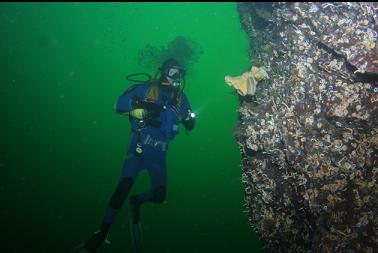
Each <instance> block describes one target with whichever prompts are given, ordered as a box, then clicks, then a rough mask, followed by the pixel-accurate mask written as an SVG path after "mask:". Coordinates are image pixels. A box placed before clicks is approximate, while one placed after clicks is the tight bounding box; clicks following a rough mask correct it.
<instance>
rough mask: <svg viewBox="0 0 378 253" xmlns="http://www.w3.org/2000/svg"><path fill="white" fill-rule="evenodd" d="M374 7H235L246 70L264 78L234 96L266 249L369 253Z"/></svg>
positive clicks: (375, 209) (248, 185)
mask: <svg viewBox="0 0 378 253" xmlns="http://www.w3.org/2000/svg"><path fill="white" fill-rule="evenodd" d="M377 10H378V4H377V3H361V2H360V3H358V2H352V3H342V2H330V3H239V4H238V11H239V13H240V19H241V23H242V26H243V28H244V29H245V31H246V32H247V33H248V36H249V38H250V41H251V47H250V58H251V66H255V67H256V68H262V67H263V68H264V71H266V73H267V77H268V78H265V79H263V80H261V81H260V82H259V83H258V85H257V86H256V87H254V88H255V90H254V92H253V93H251V94H247V95H246V94H245V93H246V92H245V93H244V94H242V93H241V92H239V94H241V95H240V96H239V97H240V101H241V104H240V108H239V114H240V121H239V124H238V126H237V130H236V138H237V142H238V144H239V146H240V150H241V153H242V157H243V160H242V181H243V184H244V187H245V206H246V213H247V215H248V217H249V222H250V224H251V226H252V227H253V228H254V229H255V230H256V232H257V233H258V234H259V235H260V236H261V241H262V243H263V245H264V247H265V248H266V249H267V251H268V252H348V253H353V252H378V246H377V245H378V237H377V233H378V177H377V174H378V152H377V151H378V124H377V123H378V83H377V80H378V56H377V50H378V47H377V28H378V27H377V21H378V18H377ZM247 79H248V78H247ZM247 79H246V80H247ZM248 80H252V79H248Z"/></svg>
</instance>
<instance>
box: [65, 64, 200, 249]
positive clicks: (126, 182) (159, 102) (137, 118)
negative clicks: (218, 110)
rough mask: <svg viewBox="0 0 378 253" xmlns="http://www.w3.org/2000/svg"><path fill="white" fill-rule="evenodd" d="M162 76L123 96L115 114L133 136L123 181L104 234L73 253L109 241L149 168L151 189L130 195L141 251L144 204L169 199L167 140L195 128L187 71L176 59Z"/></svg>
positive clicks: (133, 226)
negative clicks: (181, 129)
mask: <svg viewBox="0 0 378 253" xmlns="http://www.w3.org/2000/svg"><path fill="white" fill-rule="evenodd" d="M159 70H160V77H159V79H157V78H156V77H157V75H156V76H155V78H154V79H152V80H149V81H147V82H144V83H139V84H136V85H133V86H131V87H130V88H129V89H128V90H126V91H125V92H124V94H123V95H121V96H120V97H119V98H118V100H117V102H116V104H115V111H116V112H117V113H120V114H122V115H128V116H129V121H130V124H131V130H132V133H131V136H130V140H129V147H128V151H127V155H126V158H125V161H124V163H123V168H122V173H121V177H120V179H119V182H118V185H117V187H116V188H115V191H114V193H113V195H112V196H111V198H110V200H109V203H108V206H107V210H106V213H105V217H104V219H103V222H102V224H101V227H100V230H99V231H97V232H95V233H94V234H93V236H92V237H90V238H89V239H88V240H87V241H85V242H84V243H82V244H80V245H79V246H78V247H76V248H75V249H74V250H73V251H72V253H79V252H80V253H84V252H90V253H93V252H97V250H98V249H99V248H100V246H101V245H102V244H103V243H104V242H106V238H107V235H108V233H109V230H110V227H111V225H112V223H113V221H114V219H115V217H116V215H117V213H118V212H119V210H120V208H121V206H122V205H123V203H124V201H125V199H126V198H127V197H128V195H129V193H130V191H131V188H132V186H133V184H134V181H135V179H136V177H137V175H138V174H139V172H141V170H143V169H147V171H148V173H149V175H150V178H151V185H152V189H150V190H148V191H146V192H143V193H141V194H138V195H133V196H131V197H130V200H129V203H130V216H131V231H132V236H133V243H134V247H135V250H136V252H139V250H140V249H139V247H140V245H139V243H140V209H141V206H142V205H143V203H146V202H153V203H163V201H164V200H165V197H166V191H167V189H166V177H167V170H166V156H167V150H168V143H169V140H172V139H174V137H175V136H176V135H177V134H178V132H179V123H180V122H181V123H182V124H183V125H184V127H185V129H186V131H188V130H189V131H190V130H192V129H193V128H194V125H195V114H194V113H193V112H192V110H191V107H190V104H189V101H188V98H187V96H186V95H185V94H184V92H183V88H184V86H185V79H184V76H185V69H183V68H182V67H181V65H180V64H179V63H178V61H176V60H175V59H172V58H171V59H168V60H166V61H165V62H164V63H163V65H162V66H161V68H160V69H159Z"/></svg>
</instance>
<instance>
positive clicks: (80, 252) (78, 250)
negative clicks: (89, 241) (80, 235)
mask: <svg viewBox="0 0 378 253" xmlns="http://www.w3.org/2000/svg"><path fill="white" fill-rule="evenodd" d="M71 253H90V252H89V251H88V250H87V249H86V248H85V247H84V243H81V244H79V245H78V246H76V247H75V248H74V249H73V250H72V251H71Z"/></svg>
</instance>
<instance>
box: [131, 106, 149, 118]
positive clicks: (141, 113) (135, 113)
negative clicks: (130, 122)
mask: <svg viewBox="0 0 378 253" xmlns="http://www.w3.org/2000/svg"><path fill="white" fill-rule="evenodd" d="M145 114H146V112H145V110H144V109H142V108H138V109H134V110H131V111H130V115H131V116H132V117H134V118H136V119H143V118H144V115H145Z"/></svg>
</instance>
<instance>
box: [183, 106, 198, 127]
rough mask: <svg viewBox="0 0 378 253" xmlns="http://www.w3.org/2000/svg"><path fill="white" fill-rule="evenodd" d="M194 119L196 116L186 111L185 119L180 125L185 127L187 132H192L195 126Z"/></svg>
mask: <svg viewBox="0 0 378 253" xmlns="http://www.w3.org/2000/svg"><path fill="white" fill-rule="evenodd" d="M195 118H196V115H195V113H194V112H192V111H191V110H188V112H187V114H186V117H185V119H184V120H182V124H183V125H184V126H185V128H186V129H187V130H192V129H193V128H194V125H195Z"/></svg>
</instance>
